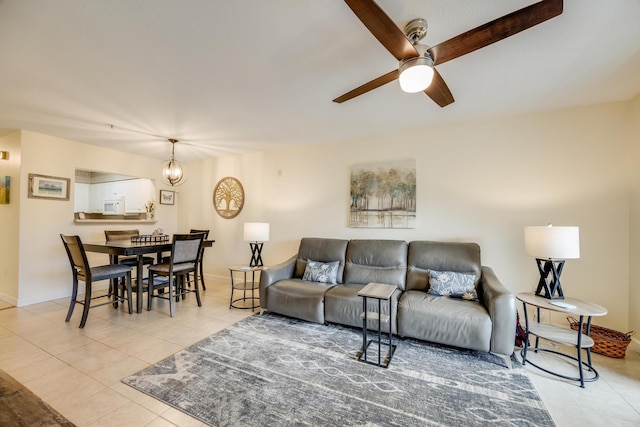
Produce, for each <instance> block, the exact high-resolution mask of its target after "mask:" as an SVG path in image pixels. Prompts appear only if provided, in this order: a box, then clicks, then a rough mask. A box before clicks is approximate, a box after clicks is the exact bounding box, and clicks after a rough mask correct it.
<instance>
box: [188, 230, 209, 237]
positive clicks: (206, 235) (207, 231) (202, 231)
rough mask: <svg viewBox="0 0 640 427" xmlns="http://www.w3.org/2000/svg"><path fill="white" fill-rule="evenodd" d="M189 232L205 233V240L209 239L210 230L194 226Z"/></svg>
mask: <svg viewBox="0 0 640 427" xmlns="http://www.w3.org/2000/svg"><path fill="white" fill-rule="evenodd" d="M189 233H191V234H193V233H203V234H204V240H207V239H208V238H209V230H196V229H195V228H192V229H191V231H189Z"/></svg>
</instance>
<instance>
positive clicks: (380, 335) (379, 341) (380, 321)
mask: <svg viewBox="0 0 640 427" xmlns="http://www.w3.org/2000/svg"><path fill="white" fill-rule="evenodd" d="M380 353H382V300H381V299H380V298H378V366H380V363H381V359H380Z"/></svg>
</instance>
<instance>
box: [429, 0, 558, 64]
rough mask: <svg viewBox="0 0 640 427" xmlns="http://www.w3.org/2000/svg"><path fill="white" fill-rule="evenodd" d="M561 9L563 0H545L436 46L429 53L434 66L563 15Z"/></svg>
mask: <svg viewBox="0 0 640 427" xmlns="http://www.w3.org/2000/svg"><path fill="white" fill-rule="evenodd" d="M562 6H563V0H542V1H540V2H538V3H535V4H532V5H531V6H527V7H525V8H523V9H520V10H517V11H515V12H512V13H510V14H508V15H505V16H503V17H501V18H498V19H494V20H493V21H490V22H487V23H486V24H484V25H481V26H479V27H476V28H474V29H472V30H469V31H467V32H466V33H463V34H460V35H459V36H456V37H454V38H452V39H449V40H447V41H445V42H442V43H440V44H439V45H436V46H433V47H432V48H430V49H429V50H428V51H429V53H430V54H431V57H432V58H433V62H434V65H439V64H443V63H445V62H447V61H451V60H452V59H456V58H458V57H460V56H462V55H466V54H467V53H471V52H473V51H475V50H478V49H481V48H483V47H485V46H488V45H490V44H492V43H495V42H497V41H500V40H502V39H506V38H507V37H510V36H512V35H514V34H517V33H519V32H520V31H524V30H526V29H528V28H531V27H534V26H536V25H538V24H540V23H542V22H544V21H546V20H548V19H551V18H553V17H555V16H558V15H560V14H561V13H562Z"/></svg>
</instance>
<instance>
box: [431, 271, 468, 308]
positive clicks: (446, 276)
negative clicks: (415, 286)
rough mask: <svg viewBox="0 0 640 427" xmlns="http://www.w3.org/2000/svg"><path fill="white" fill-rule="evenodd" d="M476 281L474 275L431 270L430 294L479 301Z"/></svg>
mask: <svg viewBox="0 0 640 427" xmlns="http://www.w3.org/2000/svg"><path fill="white" fill-rule="evenodd" d="M475 281H476V276H475V275H474V274H464V273H456V272H454V271H435V270H429V291H428V293H429V294H431V295H442V296H449V297H454V298H462V299H466V300H470V301H478V294H477V292H476V288H475Z"/></svg>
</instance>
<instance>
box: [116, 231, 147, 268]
mask: <svg viewBox="0 0 640 427" xmlns="http://www.w3.org/2000/svg"><path fill="white" fill-rule="evenodd" d="M139 235H140V230H104V238H105V240H106V241H107V242H111V241H114V240H131V237H133V236H139ZM109 260H110V261H111V264H124V265H130V266H133V267H135V266H136V265H137V264H138V257H136V256H135V255H133V256H121V257H118V256H117V255H109ZM154 262H155V260H154V259H153V257H150V256H145V257H143V258H142V263H143V264H144V265H151V264H153V263H154Z"/></svg>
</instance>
